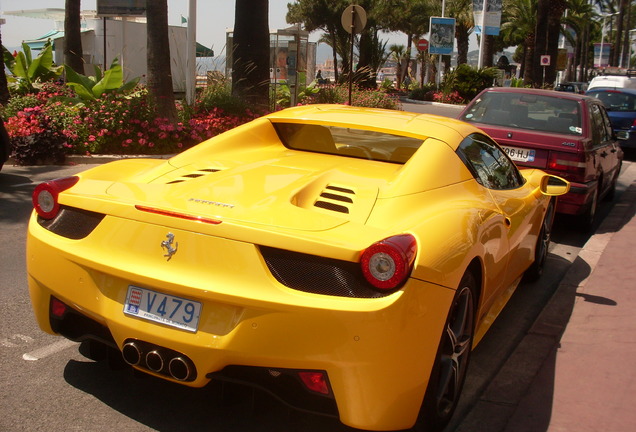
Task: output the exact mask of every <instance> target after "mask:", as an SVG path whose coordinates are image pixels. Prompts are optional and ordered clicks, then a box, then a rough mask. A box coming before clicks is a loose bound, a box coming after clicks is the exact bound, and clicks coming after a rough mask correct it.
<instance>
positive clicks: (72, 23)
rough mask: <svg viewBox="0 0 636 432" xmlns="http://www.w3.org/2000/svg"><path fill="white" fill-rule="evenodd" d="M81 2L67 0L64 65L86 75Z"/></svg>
mask: <svg viewBox="0 0 636 432" xmlns="http://www.w3.org/2000/svg"><path fill="white" fill-rule="evenodd" d="M80 3H81V0H66V3H65V12H64V63H65V64H66V65H67V66H69V67H70V68H71V69H73V70H74V71H75V72H77V73H80V74H84V58H83V55H82V33H81V25H80Z"/></svg>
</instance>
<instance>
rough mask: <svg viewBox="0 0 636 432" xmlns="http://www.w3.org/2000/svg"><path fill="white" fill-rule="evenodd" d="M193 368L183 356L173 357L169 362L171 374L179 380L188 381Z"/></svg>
mask: <svg viewBox="0 0 636 432" xmlns="http://www.w3.org/2000/svg"><path fill="white" fill-rule="evenodd" d="M192 370H193V368H192V366H191V364H190V362H189V361H188V360H187V359H185V358H183V357H181V356H178V357H175V358H173V359H172V360H170V363H168V371H169V372H170V376H172V378H174V379H176V380H178V381H186V380H187V379H188V378H189V377H190V374H191V373H192Z"/></svg>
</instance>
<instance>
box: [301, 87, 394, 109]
mask: <svg viewBox="0 0 636 432" xmlns="http://www.w3.org/2000/svg"><path fill="white" fill-rule="evenodd" d="M307 103H318V104H323V103H328V104H332V103H335V104H348V103H349V87H348V86H347V85H337V86H323V87H320V91H319V92H318V93H316V94H315V95H313V96H312V97H311V98H308V99H307ZM351 105H352V106H358V107H368V108H386V109H399V108H400V101H399V99H398V98H396V97H395V96H391V95H389V94H387V93H386V92H383V91H380V90H364V89H360V88H357V87H353V88H352V91H351Z"/></svg>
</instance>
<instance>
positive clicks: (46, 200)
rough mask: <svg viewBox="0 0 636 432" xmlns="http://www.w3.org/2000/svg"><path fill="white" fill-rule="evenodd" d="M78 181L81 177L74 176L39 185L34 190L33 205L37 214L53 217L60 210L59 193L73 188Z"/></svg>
mask: <svg viewBox="0 0 636 432" xmlns="http://www.w3.org/2000/svg"><path fill="white" fill-rule="evenodd" d="M78 181H79V177H76V176H73V177H65V178H61V179H56V180H51V181H49V182H46V183H40V184H39V185H37V186H36V188H35V190H34V191H33V207H34V208H35V211H36V212H37V214H38V215H39V216H40V217H42V218H44V219H53V218H54V217H55V216H56V215H57V212H58V211H59V210H60V204H59V203H58V201H57V198H58V195H59V194H60V192H62V191H65V190H67V189H70V188H72V187H73V186H74V185H75V184H76V183H77V182H78Z"/></svg>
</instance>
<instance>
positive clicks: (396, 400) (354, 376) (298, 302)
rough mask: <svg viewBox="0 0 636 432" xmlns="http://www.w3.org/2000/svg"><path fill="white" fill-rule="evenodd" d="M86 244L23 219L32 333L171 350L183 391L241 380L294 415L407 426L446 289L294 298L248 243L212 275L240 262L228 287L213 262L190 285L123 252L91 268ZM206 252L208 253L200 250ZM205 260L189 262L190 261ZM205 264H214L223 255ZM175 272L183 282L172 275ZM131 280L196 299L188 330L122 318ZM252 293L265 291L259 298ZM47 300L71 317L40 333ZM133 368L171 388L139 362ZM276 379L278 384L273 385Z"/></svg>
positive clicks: (449, 295) (430, 360) (430, 358)
mask: <svg viewBox="0 0 636 432" xmlns="http://www.w3.org/2000/svg"><path fill="white" fill-rule="evenodd" d="M162 232H163V231H162ZM175 233H176V235H177V237H178V238H179V239H180V242H181V245H182V247H183V246H184V245H186V242H187V241H188V240H189V235H188V234H187V233H185V232H180V231H175ZM94 234H95V233H93V235H94ZM88 241H89V239H87V240H80V241H69V240H68V239H63V238H60V237H59V236H56V235H55V234H52V233H50V232H48V231H47V230H45V229H44V228H42V227H41V226H39V225H38V224H37V223H36V222H35V221H34V220H33V219H32V220H31V224H30V226H29V233H28V236H27V271H28V282H29V291H30V296H31V302H32V305H33V310H34V312H35V315H36V318H37V321H38V324H39V325H40V327H41V328H42V329H43V330H45V331H47V332H49V333H58V334H64V335H65V336H67V337H69V338H72V339H75V340H83V339H96V340H99V341H100V342H102V343H106V344H108V345H111V346H115V347H116V348H117V349H119V350H122V349H123V348H124V345H125V344H126V343H127V342H129V341H131V340H136V341H143V342H144V343H147V344H151V345H153V346H156V347H159V348H165V349H167V350H168V351H169V352H170V353H172V354H170V355H171V356H174V355H175V354H174V353H175V352H176V353H177V354H183V355H184V356H185V357H187V359H189V361H191V362H192V365H193V366H194V368H195V371H196V372H195V374H194V375H192V377H193V378H192V380H188V381H187V382H181V383H183V384H185V385H188V386H191V387H201V386H204V385H206V384H207V383H208V382H209V381H210V379H215V378H218V379H225V380H230V381H242V382H251V384H253V385H255V386H257V387H261V388H265V389H268V391H270V392H272V393H274V394H276V396H278V397H280V398H281V399H283V400H285V401H286V402H287V403H289V404H290V405H293V406H295V407H297V408H300V409H302V410H307V411H315V412H319V413H322V414H327V415H337V416H338V417H339V418H340V421H342V422H343V423H344V424H346V425H348V426H352V427H356V428H360V429H373V430H395V429H407V428H410V427H411V426H412V425H413V424H414V422H415V420H416V418H417V415H418V412H419V408H420V405H421V402H422V399H423V396H424V393H425V391H426V387H427V385H428V379H429V375H430V371H431V369H432V367H433V364H434V360H435V355H436V352H437V347H438V344H439V340H440V335H441V334H442V330H443V327H444V323H445V320H446V315H447V312H448V310H449V307H450V304H451V302H452V299H453V295H454V291H453V290H452V289H448V288H445V287H442V286H439V285H436V284H432V283H427V282H424V281H421V280H416V279H410V280H409V281H408V282H407V284H406V285H405V286H404V287H403V288H402V290H401V291H399V292H396V293H394V294H391V295H390V296H388V297H384V298H376V299H353V298H334V297H330V296H324V295H317V294H310V293H304V292H299V291H295V290H291V289H288V288H285V287H283V286H279V285H276V282H275V280H274V278H273V277H271V276H267V275H266V274H264V273H263V272H264V271H266V270H264V268H263V264H262V263H260V262H259V261H257V260H255V259H253V257H251V256H248V257H247V258H246V257H245V256H244V255H245V254H253V253H254V251H253V250H254V247H253V246H251V245H241V244H238V243H237V244H235V245H234V250H233V251H235V252H236V254H234V255H232V256H230V257H228V261H227V263H226V262H223V263H222V264H223V267H228V266H229V265H230V264H231V263H232V262H234V265H235V266H236V262H237V261H238V262H241V260H246V261H245V262H246V263H247V262H251V263H256V262H259V265H258V266H254V267H249V268H247V267H246V268H245V269H243V268H242V267H241V271H239V272H237V273H236V275H235V277H233V278H231V279H230V278H225V275H224V274H220V273H218V271H215V270H218V266H216V267H215V266H214V265H213V262H208V263H197V264H200V265H198V266H197V267H198V268H201V269H209V270H208V271H207V273H206V274H205V275H204V274H202V277H203V276H205V280H206V284H205V285H201V286H203V288H198V286H199V284H198V283H197V280H196V278H195V277H194V276H195V275H194V274H193V272H192V271H190V272H185V271H181V272H179V271H176V270H175V271H168V269H169V267H167V265H166V260H165V259H163V257H162V256H161V254H160V253H158V254H154V255H157V257H158V258H157V260H158V261H160V263H161V264H160V265H154V266H153V265H149V264H148V263H143V264H145V265H141V266H140V265H133V264H134V263H132V262H129V260H128V262H126V261H122V262H119V261H118V258H119V257H120V256H121V255H122V254H124V253H125V251H126V250H127V248H126V247H122V248H121V249H120V251H119V254H110V255H108V254H105V255H103V256H101V257H97V258H101V260H95V261H94V260H93V259H95V257H93V256H91V254H90V253H89V252H90V251H89V250H83V249H82V244H85V243H88ZM69 242H73V243H74V246H73V250H74V252H77V251H82V252H81V256H80V255H75V254H74V253H73V252H70V251H69V247H68V244H69ZM209 249H214V248H207V249H206V248H203V250H209ZM184 250H185V249H184ZM239 251H240V252H241V253H238V252H239ZM209 255H210V254H198V255H196V256H195V257H193V260H196V259H208V258H206V257H208V256H209ZM225 255H228V254H225ZM230 258H232V260H233V261H231V260H230ZM248 258H249V260H248ZM215 259H216V261H220V260H222V259H224V255H220V254H219V256H217V257H216V258H215ZM174 264H178V261H177V260H176V259H173V260H172V261H171V264H170V265H174ZM133 269H134V271H132V270H133ZM185 275H187V276H189V277H190V278H189V279H184V277H185ZM257 276H258V277H257ZM173 277H174V278H175V280H174V281H172V280H171V279H172V278H173ZM178 280H181V284H179V283H177V282H178ZM185 283H187V284H185ZM131 284H133V285H136V286H146V287H150V288H152V289H155V290H157V291H161V292H166V293H173V294H176V295H182V296H183V297H186V298H189V299H192V300H197V301H200V302H201V303H202V313H201V318H200V322H199V328H198V331H197V332H196V333H190V332H186V331H183V330H180V329H177V328H172V327H167V326H165V325H161V324H157V323H154V322H150V321H146V320H142V319H140V318H137V317H131V316H129V315H126V314H124V312H123V310H124V303H125V300H126V292H127V289H128V286H129V285H131ZM228 287H230V288H231V290H230V289H229V288H228ZM223 289H225V290H226V292H223ZM264 292H266V293H271V294H270V295H267V296H264V295H262V294H263V293H264ZM259 294H261V295H260V296H259ZM51 297H55V298H57V299H59V300H60V301H62V302H63V303H65V304H67V305H68V306H69V307H71V308H72V309H73V312H72V314H73V315H76V316H74V317H73V322H70V323H68V324H69V325H68V326H66V323H63V324H64V325H60V324H61V323H57V324H56V325H52V319H51V316H50V304H51ZM77 315H79V318H78V316H77ZM396 365H399V366H396ZM135 367H136V368H139V369H140V370H143V371H145V372H147V373H151V374H153V375H155V376H158V377H161V378H164V379H168V380H171V381H176V380H174V379H172V378H170V376H166V374H162V373H154V372H153V371H152V370H146V369H145V368H144V367H143V365H142V367H138V366H135ZM296 370H303V371H307V370H311V371H324V372H325V373H326V375H327V378H328V383H329V388H330V394H329V395H327V396H323V395H311V394H309V396H308V397H303V398H301V397H300V396H299V394H300V393H299V390H298V387H294V386H295V385H296V386H297V385H298V384H297V382H295V383H292V382H291V381H292V380H291V379H290V376H292V375H293V371H296ZM290 371H292V372H290ZM290 374H291V375H290ZM277 377H282V378H281V379H278V378H277ZM281 383H287V384H285V385H283V386H282V387H284V388H277V387H276V386H279V385H281ZM288 384H289V385H288ZM307 392H308V390H305V393H307Z"/></svg>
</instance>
